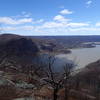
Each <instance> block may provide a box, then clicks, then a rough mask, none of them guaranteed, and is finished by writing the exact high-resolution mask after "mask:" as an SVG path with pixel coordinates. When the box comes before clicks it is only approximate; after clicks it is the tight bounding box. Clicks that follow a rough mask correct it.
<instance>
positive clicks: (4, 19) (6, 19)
mask: <svg viewBox="0 0 100 100" xmlns="http://www.w3.org/2000/svg"><path fill="white" fill-rule="evenodd" d="M32 21H33V19H32V18H23V19H18V20H16V19H13V18H11V17H0V23H1V24H10V25H17V24H24V23H30V22H32Z"/></svg>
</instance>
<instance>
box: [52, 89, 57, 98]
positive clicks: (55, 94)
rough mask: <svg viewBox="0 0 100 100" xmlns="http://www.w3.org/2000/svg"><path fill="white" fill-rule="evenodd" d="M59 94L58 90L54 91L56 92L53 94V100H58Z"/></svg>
mask: <svg viewBox="0 0 100 100" xmlns="http://www.w3.org/2000/svg"><path fill="white" fill-rule="evenodd" d="M57 93H58V89H54V92H53V100H57V98H58V95H57Z"/></svg>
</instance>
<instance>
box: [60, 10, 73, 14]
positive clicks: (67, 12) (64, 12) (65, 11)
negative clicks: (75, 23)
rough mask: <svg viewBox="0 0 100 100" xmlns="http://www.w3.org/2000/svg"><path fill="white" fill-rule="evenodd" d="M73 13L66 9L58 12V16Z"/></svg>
mask: <svg viewBox="0 0 100 100" xmlns="http://www.w3.org/2000/svg"><path fill="white" fill-rule="evenodd" d="M72 13H73V12H72V11H70V10H68V9H63V10H62V11H60V14H63V15H68V14H72Z"/></svg>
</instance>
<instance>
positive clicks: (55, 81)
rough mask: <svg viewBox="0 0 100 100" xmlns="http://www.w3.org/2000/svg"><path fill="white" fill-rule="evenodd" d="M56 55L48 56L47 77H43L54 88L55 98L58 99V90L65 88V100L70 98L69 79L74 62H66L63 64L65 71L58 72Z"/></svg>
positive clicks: (54, 99)
mask: <svg viewBox="0 0 100 100" xmlns="http://www.w3.org/2000/svg"><path fill="white" fill-rule="evenodd" d="M55 60H56V59H55V57H52V56H49V57H48V66H47V70H46V71H45V72H46V77H45V78H44V79H43V80H44V81H45V82H46V83H47V84H48V85H49V86H51V87H52V88H53V100H57V98H58V92H59V90H60V89H61V88H65V100H68V92H69V87H68V80H69V78H70V76H71V69H72V68H73V66H74V64H66V65H65V66H62V68H64V71H63V72H56V71H55V70H54V69H53V68H54V62H55Z"/></svg>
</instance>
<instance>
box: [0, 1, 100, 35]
mask: <svg viewBox="0 0 100 100" xmlns="http://www.w3.org/2000/svg"><path fill="white" fill-rule="evenodd" d="M0 30H2V32H5V33H14V34H20V35H100V0H0Z"/></svg>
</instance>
